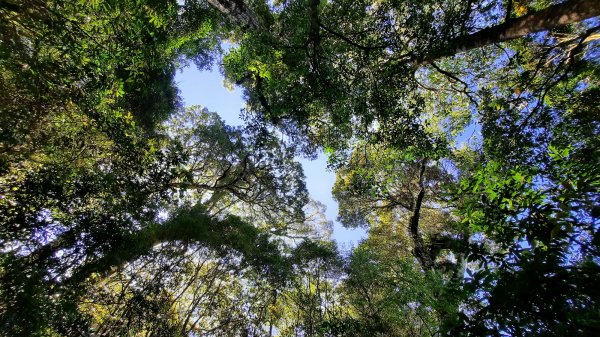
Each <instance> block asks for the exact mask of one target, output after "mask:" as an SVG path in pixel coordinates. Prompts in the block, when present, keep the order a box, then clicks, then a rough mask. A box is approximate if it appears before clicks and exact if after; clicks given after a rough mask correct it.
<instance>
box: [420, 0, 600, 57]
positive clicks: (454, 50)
mask: <svg viewBox="0 0 600 337" xmlns="http://www.w3.org/2000/svg"><path fill="white" fill-rule="evenodd" d="M599 15H600V0H571V1H566V2H563V3H560V4H557V5H554V6H550V7H548V8H545V9H543V10H541V11H538V12H534V13H530V14H527V15H524V16H522V17H520V18H517V19H513V20H509V21H507V22H504V23H502V24H500V25H497V26H494V27H490V28H486V29H483V30H480V31H478V32H476V33H473V34H470V35H465V36H461V37H459V38H456V39H455V40H454V41H452V42H451V43H450V47H449V48H447V49H446V50H443V51H440V52H438V53H434V54H432V55H425V56H424V57H422V58H421V59H420V60H418V61H419V63H430V62H432V61H435V60H437V59H440V58H442V57H447V56H452V55H455V54H458V53H461V52H464V51H467V50H471V49H475V48H480V47H484V46H487V45H490V44H492V43H498V42H503V41H509V40H513V39H517V38H519V37H523V36H525V35H527V34H531V33H536V32H540V31H544V30H548V29H551V28H554V27H557V26H561V25H566V24H570V23H575V22H579V21H582V20H585V19H588V18H592V17H595V16H599Z"/></svg>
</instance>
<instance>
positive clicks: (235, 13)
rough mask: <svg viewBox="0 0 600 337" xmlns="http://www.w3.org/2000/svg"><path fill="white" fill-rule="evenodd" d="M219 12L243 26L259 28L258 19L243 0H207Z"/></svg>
mask: <svg viewBox="0 0 600 337" xmlns="http://www.w3.org/2000/svg"><path fill="white" fill-rule="evenodd" d="M207 1H208V3H209V4H211V5H212V6H213V7H215V8H216V9H217V10H219V12H221V13H223V14H225V16H226V17H227V18H229V20H230V21H232V22H233V23H234V24H237V25H240V26H242V27H244V28H250V29H257V28H259V20H258V18H257V16H256V14H255V13H254V12H252V10H250V8H249V7H248V6H247V5H246V4H245V3H244V0H207Z"/></svg>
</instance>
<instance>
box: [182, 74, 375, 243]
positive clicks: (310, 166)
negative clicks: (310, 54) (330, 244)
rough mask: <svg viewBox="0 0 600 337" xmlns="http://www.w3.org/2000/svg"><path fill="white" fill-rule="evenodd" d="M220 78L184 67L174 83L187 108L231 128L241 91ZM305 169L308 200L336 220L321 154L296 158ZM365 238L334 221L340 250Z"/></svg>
mask: <svg viewBox="0 0 600 337" xmlns="http://www.w3.org/2000/svg"><path fill="white" fill-rule="evenodd" d="M223 80H224V79H223V76H222V75H221V74H220V73H219V71H218V70H216V69H214V68H213V69H212V70H210V71H199V70H198V69H196V68H195V67H186V68H184V69H182V70H180V71H178V72H177V75H176V78H175V81H176V83H177V86H178V88H179V91H180V96H181V98H182V99H183V101H184V104H185V105H186V106H191V105H202V106H203V107H206V108H207V109H208V110H209V111H214V112H216V113H218V114H219V116H221V118H222V119H223V120H224V121H225V123H227V124H229V125H232V126H240V125H243V123H244V122H243V120H242V119H241V118H240V112H241V110H242V109H243V108H244V106H245V102H244V99H243V93H242V91H241V89H240V88H238V87H235V88H233V90H229V89H227V88H226V87H225V85H224V82H223ZM298 160H299V161H300V162H301V163H302V167H303V168H304V174H305V176H306V186H307V189H308V191H309V193H310V195H311V197H312V198H313V199H315V200H317V201H320V202H322V203H323V204H325V206H327V210H326V212H325V214H326V216H327V219H328V220H334V219H336V218H337V213H338V205H337V203H336V202H335V200H333V196H332V194H331V189H332V187H333V184H334V183H335V174H334V173H333V172H331V171H329V170H327V159H326V158H325V156H324V155H323V154H322V153H321V154H320V155H319V156H318V158H317V159H315V160H307V159H303V158H298ZM365 237H366V231H365V230H364V229H347V228H344V227H343V226H342V225H341V224H340V223H339V222H337V221H334V226H333V235H332V238H333V240H335V241H336V242H337V243H338V245H339V246H340V249H341V250H342V251H349V250H350V249H352V247H354V246H356V245H357V244H358V243H359V242H360V240H362V239H363V238H365Z"/></svg>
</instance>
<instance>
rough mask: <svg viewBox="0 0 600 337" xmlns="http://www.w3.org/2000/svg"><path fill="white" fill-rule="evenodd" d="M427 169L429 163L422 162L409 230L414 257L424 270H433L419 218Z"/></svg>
mask: <svg viewBox="0 0 600 337" xmlns="http://www.w3.org/2000/svg"><path fill="white" fill-rule="evenodd" d="M426 167H427V161H426V160H425V159H423V161H422V162H421V168H420V172H419V193H418V195H417V198H416V200H415V201H414V205H413V210H412V211H413V214H412V216H411V217H410V223H409V229H410V235H411V237H412V239H413V244H414V246H415V247H414V249H413V251H414V255H415V257H416V258H417V260H419V262H420V263H421V266H422V267H423V269H424V270H431V269H433V260H432V259H431V255H430V254H429V249H428V247H427V246H426V245H425V242H424V240H423V236H422V235H421V232H420V231H419V218H420V217H421V206H422V205H423V198H424V197H425V184H424V180H425V169H426Z"/></svg>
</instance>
